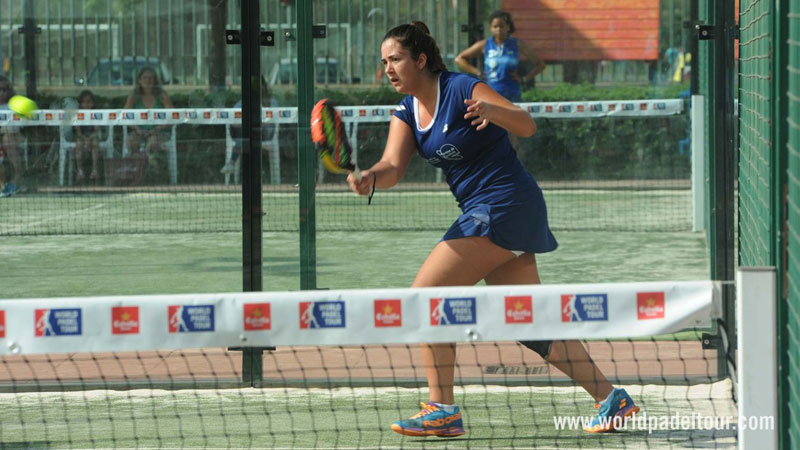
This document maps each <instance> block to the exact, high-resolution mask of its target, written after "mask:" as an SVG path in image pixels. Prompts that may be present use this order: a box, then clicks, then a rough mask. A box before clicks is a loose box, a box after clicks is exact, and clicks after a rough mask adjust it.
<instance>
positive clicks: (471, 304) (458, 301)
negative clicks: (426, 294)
mask: <svg viewBox="0 0 800 450" xmlns="http://www.w3.org/2000/svg"><path fill="white" fill-rule="evenodd" d="M430 307H431V309H430V312H431V315H430V317H431V325H433V326H439V325H466V324H474V323H476V318H475V297H458V298H432V299H431V300H430Z"/></svg>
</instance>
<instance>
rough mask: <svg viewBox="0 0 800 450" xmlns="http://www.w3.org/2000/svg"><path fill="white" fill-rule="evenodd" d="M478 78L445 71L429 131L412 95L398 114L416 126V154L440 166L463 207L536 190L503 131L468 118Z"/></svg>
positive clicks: (520, 198)
mask: <svg viewBox="0 0 800 450" xmlns="http://www.w3.org/2000/svg"><path fill="white" fill-rule="evenodd" d="M479 82H480V81H479V80H477V79H475V78H473V77H471V76H468V75H465V74H456V73H452V72H447V71H444V72H442V73H441V75H440V76H439V92H438V94H437V97H436V112H435V114H434V116H433V119H432V120H431V123H430V124H428V126H427V127H426V128H425V129H422V128H420V126H419V119H418V117H419V109H418V104H417V100H416V99H415V98H414V97H412V96H410V95H409V96H407V97H405V98H404V99H403V100H402V101H401V102H400V104H399V105H398V106H397V108H396V109H395V112H394V115H395V116H397V118H399V119H400V120H402V121H403V122H405V123H407V124H408V126H409V127H411V129H412V130H413V132H414V137H415V140H416V144H417V152H418V153H419V154H420V155H421V156H422V157H423V158H425V159H426V160H427V161H428V162H429V163H430V164H431V165H433V166H435V167H439V168H441V169H442V171H443V172H444V174H445V175H446V177H447V183H448V184H449V185H450V190H451V191H452V192H453V195H455V197H456V200H457V201H458V203H459V206H460V207H461V209H462V210H464V209H467V208H468V207H470V206H471V205H474V204H477V203H488V204H494V203H506V202H513V201H516V200H521V201H524V196H525V193H526V192H527V191H528V190H531V189H537V190H538V186H537V185H536V182H535V181H534V180H533V177H532V176H531V175H530V174H529V173H528V172H527V171H526V170H525V169H524V168H523V167H522V164H521V163H520V162H519V159H518V158H517V154H516V152H515V151H514V149H513V147H512V146H511V141H510V140H509V139H508V132H506V130H505V129H503V128H501V127H499V126H497V125H494V124H492V123H490V124H489V125H488V126H487V127H486V128H484V129H483V130H480V131H479V130H476V129H475V126H473V125H470V120H467V119H464V114H466V112H467V105H466V104H464V99H468V98H472V89H473V88H474V87H475V85H476V84H477V83H479ZM519 196H521V197H519Z"/></svg>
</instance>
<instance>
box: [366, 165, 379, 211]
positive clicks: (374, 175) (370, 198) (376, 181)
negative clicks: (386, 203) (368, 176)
mask: <svg viewBox="0 0 800 450" xmlns="http://www.w3.org/2000/svg"><path fill="white" fill-rule="evenodd" d="M376 184H378V174H376V173H375V172H372V190H371V191H370V192H369V198H367V205H371V204H372V196H373V195H375V185H376Z"/></svg>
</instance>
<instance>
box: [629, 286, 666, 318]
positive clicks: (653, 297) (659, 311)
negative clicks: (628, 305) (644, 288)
mask: <svg viewBox="0 0 800 450" xmlns="http://www.w3.org/2000/svg"><path fill="white" fill-rule="evenodd" d="M665 309H666V308H665V304H664V293H663V292H637V293H636V315H637V316H638V317H639V320H647V319H663V318H664V311H665Z"/></svg>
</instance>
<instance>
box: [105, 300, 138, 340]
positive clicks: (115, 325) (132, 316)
mask: <svg viewBox="0 0 800 450" xmlns="http://www.w3.org/2000/svg"><path fill="white" fill-rule="evenodd" d="M111 334H139V307H138V306H115V307H113V308H111Z"/></svg>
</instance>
